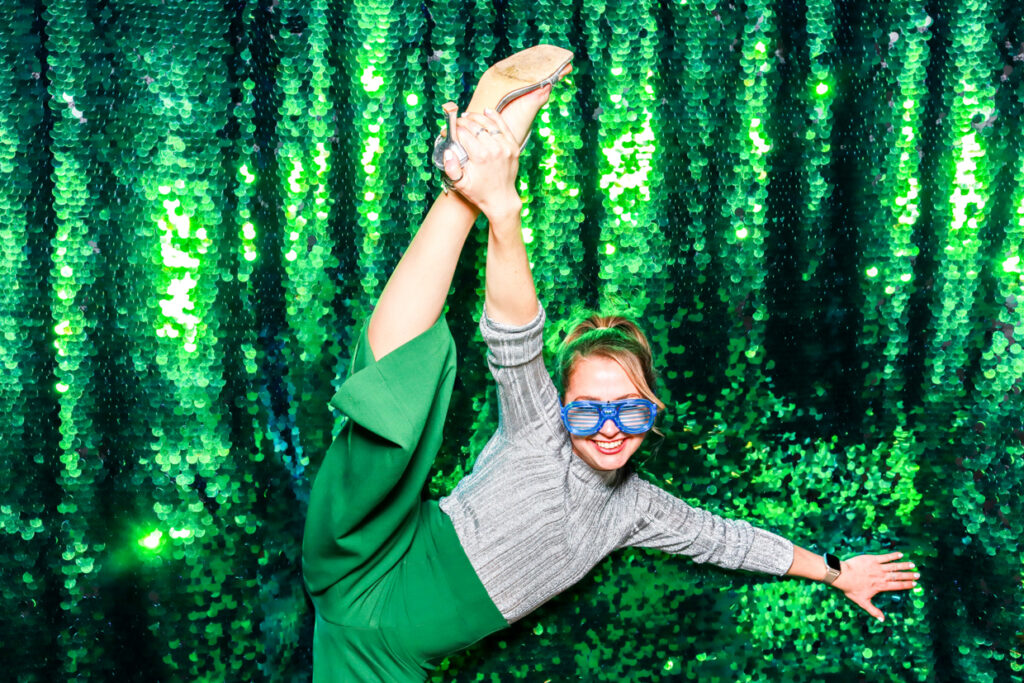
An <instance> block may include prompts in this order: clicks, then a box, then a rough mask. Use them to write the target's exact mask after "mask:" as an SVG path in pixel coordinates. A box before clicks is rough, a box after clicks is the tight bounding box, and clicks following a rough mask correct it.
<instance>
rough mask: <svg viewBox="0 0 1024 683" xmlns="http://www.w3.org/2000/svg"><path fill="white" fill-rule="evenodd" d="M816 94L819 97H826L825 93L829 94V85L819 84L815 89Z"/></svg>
mask: <svg viewBox="0 0 1024 683" xmlns="http://www.w3.org/2000/svg"><path fill="white" fill-rule="evenodd" d="M814 92H816V93H818V94H819V95H824V94H825V93H827V92H828V84H827V83H819V84H818V87H817V88H815V89H814Z"/></svg>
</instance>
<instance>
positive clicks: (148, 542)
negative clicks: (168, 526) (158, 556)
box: [139, 529, 164, 550]
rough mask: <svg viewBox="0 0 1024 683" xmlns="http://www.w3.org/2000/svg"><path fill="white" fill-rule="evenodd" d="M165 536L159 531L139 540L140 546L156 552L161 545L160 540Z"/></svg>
mask: <svg viewBox="0 0 1024 683" xmlns="http://www.w3.org/2000/svg"><path fill="white" fill-rule="evenodd" d="M163 536H164V534H163V532H162V531H160V530H159V529H157V530H155V531H153V532H152V533H151V534H149V535H148V536H146V537H145V538H142V539H139V545H141V546H142V547H144V548H149V549H150V550H156V548H157V546H159V545H160V540H161V539H162V538H163Z"/></svg>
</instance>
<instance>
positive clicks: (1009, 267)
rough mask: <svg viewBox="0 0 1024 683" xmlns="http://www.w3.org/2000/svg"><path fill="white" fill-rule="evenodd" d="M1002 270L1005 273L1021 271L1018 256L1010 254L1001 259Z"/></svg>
mask: <svg viewBox="0 0 1024 683" xmlns="http://www.w3.org/2000/svg"><path fill="white" fill-rule="evenodd" d="M1003 271H1004V272H1007V273H1019V272H1021V269H1020V256H1011V257H1010V258H1008V259H1006V260H1005V261H1003Z"/></svg>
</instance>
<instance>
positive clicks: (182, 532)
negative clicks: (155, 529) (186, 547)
mask: <svg viewBox="0 0 1024 683" xmlns="http://www.w3.org/2000/svg"><path fill="white" fill-rule="evenodd" d="M168 533H169V534H170V536H171V538H188V537H189V536H191V535H192V530H191V529H175V528H174V527H171V530H170V531H169V532H168Z"/></svg>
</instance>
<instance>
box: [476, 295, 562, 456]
mask: <svg viewBox="0 0 1024 683" xmlns="http://www.w3.org/2000/svg"><path fill="white" fill-rule="evenodd" d="M544 321H545V315H544V309H543V308H541V309H540V310H539V311H538V312H537V317H535V318H534V319H533V320H532V321H530V322H529V323H527V324H526V325H523V326H511V325H504V324H502V323H498V322H495V321H494V320H492V319H491V318H489V317H488V316H487V311H486V310H485V311H484V314H483V316H481V318H480V333H481V334H482V335H483V338H484V341H485V342H486V343H487V364H488V366H489V367H490V370H491V374H492V375H493V376H494V381H495V384H496V385H497V391H498V413H499V427H498V429H499V431H501V432H504V436H506V437H507V438H520V439H527V440H530V441H531V442H533V443H535V444H538V445H541V446H542V447H548V448H550V447H552V446H554V445H556V443H557V442H559V441H561V439H562V423H561V418H560V417H559V410H560V409H561V404H560V402H559V399H558V391H557V390H556V389H555V385H554V383H553V382H552V381H551V375H550V374H549V373H548V370H547V368H546V367H545V365H544V356H543V351H544V336H543V335H544Z"/></svg>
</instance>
